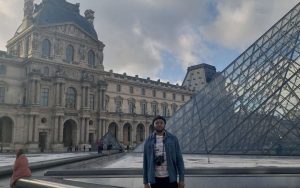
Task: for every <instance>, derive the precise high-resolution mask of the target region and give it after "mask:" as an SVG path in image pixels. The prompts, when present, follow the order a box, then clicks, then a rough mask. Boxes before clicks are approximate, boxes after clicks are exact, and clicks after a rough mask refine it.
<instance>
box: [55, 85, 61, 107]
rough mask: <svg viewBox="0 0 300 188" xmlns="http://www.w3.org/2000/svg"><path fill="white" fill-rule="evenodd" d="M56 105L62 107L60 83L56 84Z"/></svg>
mask: <svg viewBox="0 0 300 188" xmlns="http://www.w3.org/2000/svg"><path fill="white" fill-rule="evenodd" d="M55 85H56V86H55V105H56V106H60V101H59V83H55Z"/></svg>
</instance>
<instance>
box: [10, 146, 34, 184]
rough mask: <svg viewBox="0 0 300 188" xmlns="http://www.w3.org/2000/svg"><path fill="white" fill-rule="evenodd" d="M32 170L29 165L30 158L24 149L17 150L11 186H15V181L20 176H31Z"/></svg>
mask: <svg viewBox="0 0 300 188" xmlns="http://www.w3.org/2000/svg"><path fill="white" fill-rule="evenodd" d="M30 176H31V170H30V168H29V165H28V159H27V157H26V156H25V154H24V151H23V150H22V149H19V150H17V152H16V160H15V164H14V168H13V174H12V176H11V179H10V187H14V185H15V183H16V182H17V181H18V179H20V178H24V177H30Z"/></svg>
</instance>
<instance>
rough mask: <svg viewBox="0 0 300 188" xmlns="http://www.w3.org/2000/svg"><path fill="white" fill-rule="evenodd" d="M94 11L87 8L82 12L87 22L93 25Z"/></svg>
mask: <svg viewBox="0 0 300 188" xmlns="http://www.w3.org/2000/svg"><path fill="white" fill-rule="evenodd" d="M94 13H95V12H94V11H93V10H91V9H87V10H86V11H85V12H84V15H85V18H86V19H87V21H88V22H90V23H91V24H92V25H94V18H95V17H94Z"/></svg>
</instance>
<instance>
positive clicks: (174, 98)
mask: <svg viewBox="0 0 300 188" xmlns="http://www.w3.org/2000/svg"><path fill="white" fill-rule="evenodd" d="M173 100H174V101H175V100H176V94H175V93H173Z"/></svg>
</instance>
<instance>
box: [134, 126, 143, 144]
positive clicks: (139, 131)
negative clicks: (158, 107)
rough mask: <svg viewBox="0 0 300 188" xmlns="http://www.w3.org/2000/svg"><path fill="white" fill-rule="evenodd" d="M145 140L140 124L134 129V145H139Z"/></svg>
mask: <svg viewBox="0 0 300 188" xmlns="http://www.w3.org/2000/svg"><path fill="white" fill-rule="evenodd" d="M144 140H145V126H144V125H143V124H142V123H140V124H138V126H137V128H136V143H137V144H140V143H142V142H143V141H144Z"/></svg>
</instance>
